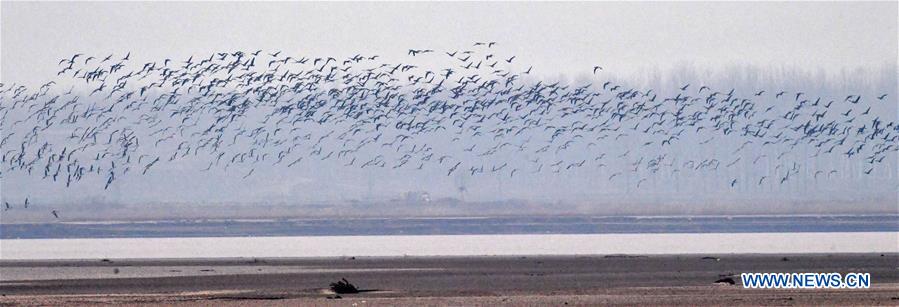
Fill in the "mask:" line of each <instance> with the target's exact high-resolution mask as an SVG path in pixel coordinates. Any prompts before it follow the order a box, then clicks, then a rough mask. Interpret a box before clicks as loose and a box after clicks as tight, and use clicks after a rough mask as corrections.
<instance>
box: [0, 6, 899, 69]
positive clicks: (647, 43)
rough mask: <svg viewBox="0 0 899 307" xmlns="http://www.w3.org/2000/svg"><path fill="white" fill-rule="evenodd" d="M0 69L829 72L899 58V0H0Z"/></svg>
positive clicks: (887, 61)
mask: <svg viewBox="0 0 899 307" xmlns="http://www.w3.org/2000/svg"><path fill="white" fill-rule="evenodd" d="M2 17H3V18H2V19H3V20H2V26H3V28H2V41H0V42H2V69H3V70H2V79H3V80H4V81H7V82H8V81H18V82H28V81H32V82H39V81H35V80H41V79H45V78H46V76H49V75H52V74H53V73H54V72H55V70H54V69H55V68H56V63H57V62H58V60H59V59H61V58H64V57H68V56H71V55H72V54H74V53H76V52H81V53H87V54H97V55H100V54H108V53H123V52H126V51H132V52H133V53H134V54H135V56H136V57H137V58H138V59H141V58H145V59H152V60H158V59H160V58H164V57H169V58H181V57H183V58H187V57H188V56H190V55H194V54H209V53H210V52H213V51H222V50H250V49H253V50H255V49H266V50H284V51H285V52H286V53H293V54H296V55H352V54H355V53H358V52H363V53H369V54H371V53H375V54H382V55H384V56H402V55H405V51H406V50H407V49H408V48H432V49H443V50H455V49H459V48H463V47H466V46H470V44H471V43H472V42H474V41H487V40H491V41H497V42H499V43H500V44H501V46H502V47H503V50H506V51H508V52H512V53H514V54H517V55H519V57H520V58H521V59H522V60H524V62H528V63H533V64H534V66H535V67H537V68H538V70H537V72H539V73H541V74H545V75H555V74H560V73H565V74H575V73H586V72H589V71H590V68H591V67H593V66H594V65H602V66H604V67H605V68H606V70H607V71H609V72H615V73H622V74H628V73H633V72H636V71H641V70H642V69H645V68H648V67H662V68H665V67H669V66H672V65H676V64H679V63H692V64H696V65H702V66H709V67H720V66H721V65H725V64H755V65H760V66H770V65H775V66H779V65H786V66H795V67H800V68H804V69H818V68H824V69H828V70H830V71H835V70H839V69H842V68H856V67H859V66H862V67H864V66H876V65H882V64H884V63H885V62H886V63H895V61H896V59H897V19H896V17H897V2H895V1H891V2H879V3H858V2H828V3H812V2H801V3H772V2H752V3H731V2H697V3H684V2H669V3H649V2H642V3H617V2H602V3H597V2H591V3H407V2H403V3H372V2H365V3H269V2H267V3H244V2H228V3H211V2H189V3H172V2H154V3H142V2H129V3H114V2H68V3H46V2H8V1H5V2H3V4H2Z"/></svg>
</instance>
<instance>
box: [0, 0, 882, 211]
mask: <svg viewBox="0 0 899 307" xmlns="http://www.w3.org/2000/svg"><path fill="white" fill-rule="evenodd" d="M0 10H2V16H0V17H2V18H0V21H2V22H0V27H2V29H0V68H2V71H0V80H2V81H3V82H5V83H13V82H15V83H19V84H25V85H30V86H36V85H38V84H40V83H43V82H46V81H47V80H49V79H52V78H55V75H56V71H57V69H58V68H57V63H58V62H59V59H61V58H69V57H71V55H72V54H75V53H85V54H91V55H94V56H105V55H107V54H110V53H115V54H118V55H123V54H125V53H126V52H132V61H133V63H140V61H160V60H162V59H164V58H172V59H186V58H188V57H189V56H191V55H209V54H210V53H212V52H217V51H233V50H244V51H254V50H257V49H264V50H268V51H275V50H282V51H284V52H285V53H286V54H291V55H294V56H335V57H338V56H340V57H347V56H351V55H353V54H356V53H363V54H366V55H372V54H378V55H381V56H382V57H383V58H384V60H386V61H391V59H397V60H402V59H406V58H407V56H406V51H407V50H408V49H410V48H416V49H424V48H428V49H435V50H437V51H440V52H442V51H452V50H458V49H461V48H469V47H470V46H471V44H472V43H473V42H475V41H496V42H498V44H499V45H500V46H499V48H501V50H502V51H503V52H504V53H507V54H514V55H517V56H518V60H516V61H517V62H518V63H527V65H531V64H533V66H534V67H535V73H536V74H537V75H543V76H549V77H554V76H559V75H568V76H572V75H578V74H589V73H590V71H591V69H592V67H593V66H594V65H601V66H603V67H604V68H605V71H607V72H610V73H616V74H624V75H627V74H637V73H639V72H641V71H646V70H647V69H656V68H658V69H667V68H672V67H675V66H678V65H681V64H684V63H691V64H695V65H698V66H704V67H712V68H721V67H725V66H728V65H733V64H737V65H742V64H749V65H756V66H759V67H760V68H763V69H764V68H772V67H782V66H786V67H795V68H800V69H806V70H819V69H822V70H824V71H827V72H838V71H841V70H844V69H855V68H858V67H868V68H874V67H880V66H881V65H884V64H889V65H893V67H895V65H896V62H897V58H899V55H897V49H899V43H897V41H899V39H897V35H899V34H897V16H899V13H897V12H899V2H896V1H892V2H879V3H855V2H852V3H850V2H838V3H831V2H827V3H810V2H798V3H772V2H753V3H730V2H699V3H684V2H662V3H645V2H641V3H630V2H628V3H618V2H589V3H486V2H480V3H456V2H453V3H407V2H403V3H372V2H364V3H308V2H304V3H270V2H265V3H248V2H227V3H209V2H189V3H171V2H152V3H149V2H146V3H145V2H117V3H112V2H63V3H44V2H6V1H4V2H2V4H0ZM338 58H339V57H338ZM522 65H524V64H522ZM443 171H444V170H440V172H441V173H442V172H443ZM332 172H333V173H322V172H321V170H319V169H312V170H309V171H308V172H305V173H302V174H297V173H285V174H279V175H278V176H275V177H274V179H266V180H267V181H266V180H263V179H262V178H259V179H258V180H260V181H259V182H254V183H252V184H248V183H247V182H246V181H241V180H239V179H240V178H237V179H235V180H231V179H229V178H224V176H227V175H225V173H224V172H222V173H216V175H211V176H208V177H204V178H203V179H204V180H208V181H211V183H208V184H205V185H191V184H194V183H195V182H196V181H197V180H196V179H197V178H196V177H195V176H196V174H195V173H194V174H193V176H194V177H191V173H189V172H185V173H179V171H178V170H171V172H168V173H166V172H162V173H160V175H159V176H157V177H152V176H149V177H147V178H135V179H132V180H135V181H131V182H129V181H128V180H129V179H124V180H123V183H122V184H123V186H125V187H124V188H122V192H121V193H123V194H129V193H130V192H134V191H142V194H141V195H135V194H130V195H128V197H131V198H134V199H146V200H152V199H156V198H158V197H160V196H164V197H168V198H166V199H174V200H178V199H187V200H195V199H215V198H216V197H219V198H221V199H254V198H255V197H257V196H258V194H265V193H269V194H270V192H272V191H268V190H264V189H265V188H267V189H270V190H276V191H275V192H278V191H282V190H283V191H288V190H292V191H298V192H295V193H297V194H299V195H305V194H311V193H305V192H304V191H311V192H316V193H320V194H321V193H323V192H322V191H329V192H331V193H332V194H333V195H330V194H329V195H326V196H327V197H333V198H339V197H341V196H342V195H343V194H346V191H348V190H352V189H351V188H345V187H341V186H339V185H338V184H333V185H329V184H330V183H333V182H348V183H347V184H352V185H354V187H352V188H353V189H355V190H352V191H363V192H359V193H358V194H364V193H365V192H364V191H365V190H366V187H365V186H366V185H371V183H370V182H371V179H364V177H362V176H358V178H353V179H355V180H345V179H346V178H343V177H347V176H356V174H349V173H347V174H342V173H340V171H339V170H332ZM218 175H222V177H219V176H218ZM229 175H230V176H235V174H233V173H231V174H229ZM240 175H242V174H240ZM204 176H206V175H204ZM341 176H343V177H341ZM392 176H393V177H392V178H393V179H396V182H397V183H391V184H393V185H394V186H396V187H397V188H396V190H398V191H405V190H416V189H421V190H430V191H434V190H438V191H439V190H440V189H442V190H444V192H445V191H453V190H454V188H452V185H453V182H452V180H453V179H452V178H446V177H445V176H443V177H440V178H436V177H427V178H425V179H427V180H417V179H416V177H413V176H412V175H407V174H392ZM371 177H373V176H369V178H371ZM322 178H324V179H322ZM329 178H331V179H333V180H330V181H329ZM360 178H362V179H360ZM603 178H605V177H603ZM32 179H33V178H32ZM563 179H564V178H563ZM28 180H31V179H28ZM28 180H26V179H23V180H22V181H19V182H6V183H4V184H5V189H6V191H4V192H13V193H15V192H16V191H19V192H21V193H20V194H27V193H28V191H27V190H28V189H27V188H26V187H27V186H29V185H32V186H35V185H37V184H41V182H40V180H37V179H35V180H33V181H28ZM138 180H140V181H138ZM431 180H433V182H432V181H431ZM486 180H487V179H484V181H486ZM533 181H536V182H526V183H527V184H516V183H508V182H506V183H504V182H501V181H499V182H498V183H495V182H490V183H489V184H486V183H483V182H482V183H483V184H482V185H483V186H485V187H486V188H484V189H483V191H480V192H481V193H482V194H484V195H487V194H490V193H494V192H495V191H494V190H497V189H498V190H499V191H500V192H501V193H502V191H503V189H505V191H506V193H507V194H508V195H517V194H521V195H524V194H526V193H527V192H531V191H530V190H532V187H535V186H540V185H541V184H544V185H547V184H546V183H545V181H546V180H544V178H535V179H534V180H533ZM550 181H551V180H550ZM582 181H583V180H582ZM273 182H274V183H273ZM308 182H313V183H314V184H309V183H308ZM329 182H330V183H329ZM558 182H559V183H558V184H557V185H547V187H546V188H545V190H553V189H557V187H558V186H563V187H564V186H571V185H570V184H569V182H567V181H564V180H562V179H559V180H558ZM892 182H895V181H892ZM550 183H552V182H550ZM11 184H12V188H10V187H11ZM44 184H46V183H44ZM582 184H583V185H584V188H581V187H580V186H573V188H572V189H575V188H576V189H578V190H583V191H588V190H589V188H590V186H589V184H587V183H582ZM661 184H662V185H664V184H666V183H665V182H662V183H661ZM859 184H863V183H861V182H860V183H859ZM129 185H130V187H129ZM694 185H698V184H694ZM55 186H58V185H55ZM244 186H247V187H246V188H241V187H244ZM297 186H302V188H297ZM497 186H498V187H499V188H497ZM221 187H227V188H225V189H222V188H221ZM57 188H58V187H57ZM887 188H889V187H887ZM36 189H38V190H45V189H46V188H45V187H39V188H36ZM154 189H156V190H154ZM671 189H677V187H676V186H675V187H672V188H671ZM171 191H175V192H171ZM248 191H254V193H256V194H249V192H248ZM32 192H33V191H32ZM101 192H102V191H101ZM477 192H478V191H472V194H474V193H477ZM538 192H541V191H537V192H533V193H538ZM181 193H183V195H184V196H183V197H182V194H181ZM447 193H449V192H447ZM541 193H542V192H541ZM746 194H747V195H749V196H752V195H755V194H754V193H746ZM60 195H62V194H60ZM139 196H145V197H146V198H140V197H139ZM47 197H49V196H47ZM241 197H243V198H241ZM60 198H64V196H60Z"/></svg>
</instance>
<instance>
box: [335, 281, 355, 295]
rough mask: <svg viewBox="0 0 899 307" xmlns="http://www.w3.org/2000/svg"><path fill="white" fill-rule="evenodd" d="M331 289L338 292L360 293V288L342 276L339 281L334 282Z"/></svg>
mask: <svg viewBox="0 0 899 307" xmlns="http://www.w3.org/2000/svg"><path fill="white" fill-rule="evenodd" d="M331 290H332V291H334V292H335V293H337V294H347V293H359V288H356V286H355V285H353V284H352V283H350V282H349V281H347V280H346V278H341V279H340V281H338V282H332V283H331Z"/></svg>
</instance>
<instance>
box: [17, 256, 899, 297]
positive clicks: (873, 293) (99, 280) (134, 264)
mask: <svg viewBox="0 0 899 307" xmlns="http://www.w3.org/2000/svg"><path fill="white" fill-rule="evenodd" d="M744 272H841V273H846V272H867V273H871V275H872V288H870V289H864V290H849V289H840V290H823V289H822V290H753V289H743V288H742V287H741V286H740V284H739V274H740V273H744ZM732 275H736V277H735V278H734V279H735V280H736V281H737V284H736V285H723V284H716V283H714V282H715V281H716V280H718V279H719V278H722V277H724V276H732ZM340 278H347V279H348V280H350V281H351V282H353V283H354V284H356V285H357V286H358V287H359V288H361V289H363V290H366V291H364V292H362V293H358V294H346V295H341V298H334V294H333V293H331V292H330V291H329V290H327V289H326V288H327V287H328V284H329V283H330V282H333V281H336V280H338V279H340ZM0 295H2V296H0V305H7V304H11V305H72V304H88V305H91V304H112V303H114V304H136V305H140V304H164V305H206V306H209V305H215V306H223V305H229V306H230V305H246V306H259V305H271V306H295V305H315V306H329V305H333V306H351V305H353V304H355V305H356V306H361V305H393V306H395V305H408V306H421V305H456V306H458V305H465V306H488V305H509V306H522V305H555V306H558V305H566V304H568V305H607V304H627V305H631V304H647V305H660V304H661V305H696V304H700V305H708V304H718V305H724V304H727V305H822V304H823V305H897V304H899V254H885V255H881V254H834V255H824V254H815V255H681V256H677V255H666V256H658V255H654V256H579V257H575V256H566V257H546V256H541V257H527V256H524V257H520V256H519V257H394V258H367V257H357V258H319V259H283V258H281V259H187V260H183V259H179V260H165V259H160V260H118V259H112V260H84V261H9V260H7V261H0Z"/></svg>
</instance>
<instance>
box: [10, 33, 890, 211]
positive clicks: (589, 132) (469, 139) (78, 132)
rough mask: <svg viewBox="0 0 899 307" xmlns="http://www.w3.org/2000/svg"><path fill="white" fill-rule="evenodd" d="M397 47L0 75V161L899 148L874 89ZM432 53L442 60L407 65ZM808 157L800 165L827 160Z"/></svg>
mask: <svg viewBox="0 0 899 307" xmlns="http://www.w3.org/2000/svg"><path fill="white" fill-rule="evenodd" d="M405 57H406V58H407V60H406V61H403V62H402V63H400V62H387V61H380V60H379V59H381V57H380V56H378V55H362V54H357V55H354V56H351V57H347V58H337V57H327V56H323V57H303V56H294V55H288V54H287V53H286V52H280V51H278V52H264V51H262V50H255V51H235V52H219V53H214V54H209V55H205V56H192V57H189V58H187V59H183V60H174V59H160V60H158V61H152V62H145V63H132V62H131V60H130V58H131V53H127V54H125V55H104V56H98V57H95V56H89V55H84V54H74V55H72V56H71V57H66V58H64V59H60V60H59V63H58V67H59V71H58V73H57V76H56V79H53V81H49V82H47V83H46V84H43V85H42V86H40V87H38V88H27V87H25V86H21V85H16V84H8V83H7V84H0V121H2V122H0V124H2V135H0V149H2V160H0V161H2V169H0V171H2V173H0V176H8V174H9V173H11V172H19V173H24V174H27V175H29V176H38V177H40V178H42V179H44V180H48V181H53V182H57V183H59V184H64V185H65V186H66V187H68V186H71V185H73V184H77V183H79V182H81V181H82V180H83V179H85V178H88V177H98V178H100V179H101V180H98V181H94V182H100V184H99V185H100V187H99V188H102V189H108V188H109V187H110V186H111V185H113V184H115V182H116V180H118V179H120V178H123V176H130V175H143V174H147V173H149V172H153V171H154V169H156V168H158V167H160V165H162V164H165V163H173V162H174V161H177V160H181V159H194V160H197V159H199V160H200V161H203V162H202V165H203V166H205V167H203V168H198V169H200V171H206V170H210V169H212V168H224V169H228V168H229V167H233V168H240V171H239V173H238V174H237V176H240V177H242V178H249V177H251V176H253V175H254V174H255V172H256V169H257V168H258V167H257V166H261V165H263V164H268V165H269V166H273V167H283V168H290V167H293V166H295V165H297V164H301V163H319V162H321V161H325V160H337V161H339V163H340V165H343V166H344V167H354V168H363V169H367V168H371V169H385V171H390V170H391V169H401V168H402V169H425V168H427V169H432V170H433V169H435V168H436V169H439V170H440V172H441V174H445V175H446V176H459V175H460V174H461V175H465V176H479V175H483V174H492V175H495V176H504V177H515V176H539V175H540V173H546V172H552V173H560V172H566V171H571V170H574V169H589V171H590V172H598V173H603V174H605V175H604V178H607V179H606V180H608V181H614V180H617V179H616V178H618V177H619V176H621V175H622V174H625V173H628V172H633V173H639V174H645V175H644V176H652V174H655V173H659V172H669V173H677V172H686V171H702V172H715V171H718V170H720V169H725V168H729V167H733V166H734V165H736V164H738V163H743V164H744V165H753V164H756V163H759V160H760V159H766V160H770V161H775V163H774V164H776V167H775V172H774V173H771V174H765V175H762V176H759V177H758V178H753V179H752V180H751V182H750V183H748V184H752V185H759V186H761V185H778V184H784V183H786V182H788V181H790V180H791V178H792V176H795V175H796V174H798V172H800V169H801V168H802V163H801V162H802V161H799V162H800V163H797V162H796V161H788V160H787V159H786V158H784V157H785V156H786V155H788V154H789V153H790V152H793V151H797V150H798V149H797V147H802V148H805V149H807V150H810V151H811V152H812V153H813V154H814V156H819V155H820V156H825V155H831V156H835V157H840V158H842V159H862V160H863V161H864V165H866V166H865V167H864V170H863V173H864V174H870V173H871V172H872V170H873V169H875V168H877V167H878V166H879V165H882V163H883V162H884V158H885V157H887V155H890V154H891V153H895V152H896V151H897V150H899V144H897V143H899V142H897V140H899V125H897V124H896V122H895V121H894V120H893V119H887V118H880V117H879V116H877V114H876V112H871V108H872V107H875V108H878V107H879V106H877V105H876V104H888V103H895V100H893V98H892V97H889V96H888V95H887V94H879V95H875V96H871V97H865V96H862V95H859V94H849V95H847V96H845V97H819V96H816V95H815V94H813V93H806V92H802V91H795V90H793V91H786V90H780V89H757V90H756V91H753V92H750V93H739V92H737V90H736V89H732V88H725V89H715V88H710V87H708V86H704V85H702V84H682V85H680V86H678V87H677V88H673V89H664V90H663V89H659V90H654V89H641V88H634V87H629V86H626V85H624V84H618V83H616V82H613V81H605V80H602V81H597V82H583V84H579V83H578V82H569V83H564V82H546V81H543V80H538V78H536V77H534V76H532V75H531V72H532V70H533V69H534V68H533V66H528V65H521V63H518V62H517V61H516V56H514V55H500V54H499V49H498V47H497V46H496V43H495V42H479V43H475V44H474V45H473V46H470V47H468V48H463V49H461V50H449V51H434V50H431V49H409V50H408V53H407V54H406V55H405ZM435 59H436V60H439V61H445V62H447V63H450V64H447V65H446V66H445V67H440V68H429V67H428V66H427V65H426V64H416V63H417V62H418V61H425V62H428V61H432V60H435ZM524 67H527V68H524ZM516 68H519V69H516ZM589 73H592V74H593V75H594V79H597V78H600V77H602V74H603V68H602V67H601V66H594V67H586V68H585V74H589ZM710 142H711V143H710ZM622 144H625V145H624V147H622V146H623V145H622ZM721 144H729V146H732V148H728V149H726V151H728V152H730V154H729V156H728V157H722V156H720V155H712V156H706V157H702V156H682V155H678V150H677V148H701V147H702V146H716V147H717V148H718V149H719V150H720V149H721V148H720V147H721V146H722V145H721ZM613 145H615V146H613ZM616 146H617V147H616ZM611 148H622V150H620V151H617V152H613V150H612V149H611ZM749 148H755V150H749ZM672 149H674V150H672ZM332 162H333V161H332ZM617 165H624V166H626V167H623V168H616V167H615V166H617ZM813 171H814V177H815V178H818V177H819V176H831V175H833V174H834V173H836V172H838V170H836V169H814V170H813ZM769 177H770V178H769ZM645 180H646V178H642V179H640V180H638V181H637V182H636V186H638V187H639V186H640V185H641V184H643V182H644V181H645ZM739 180H743V178H729V179H728V182H727V184H728V185H729V186H731V187H733V186H736V185H737V184H738V181H739ZM19 205H24V207H27V206H28V201H27V200H26V201H25V202H24V203H23V204H15V205H12V204H10V203H8V202H6V203H5V206H6V207H5V210H9V209H10V208H12V207H13V206H19ZM53 214H54V215H56V214H57V213H56V212H53Z"/></svg>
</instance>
